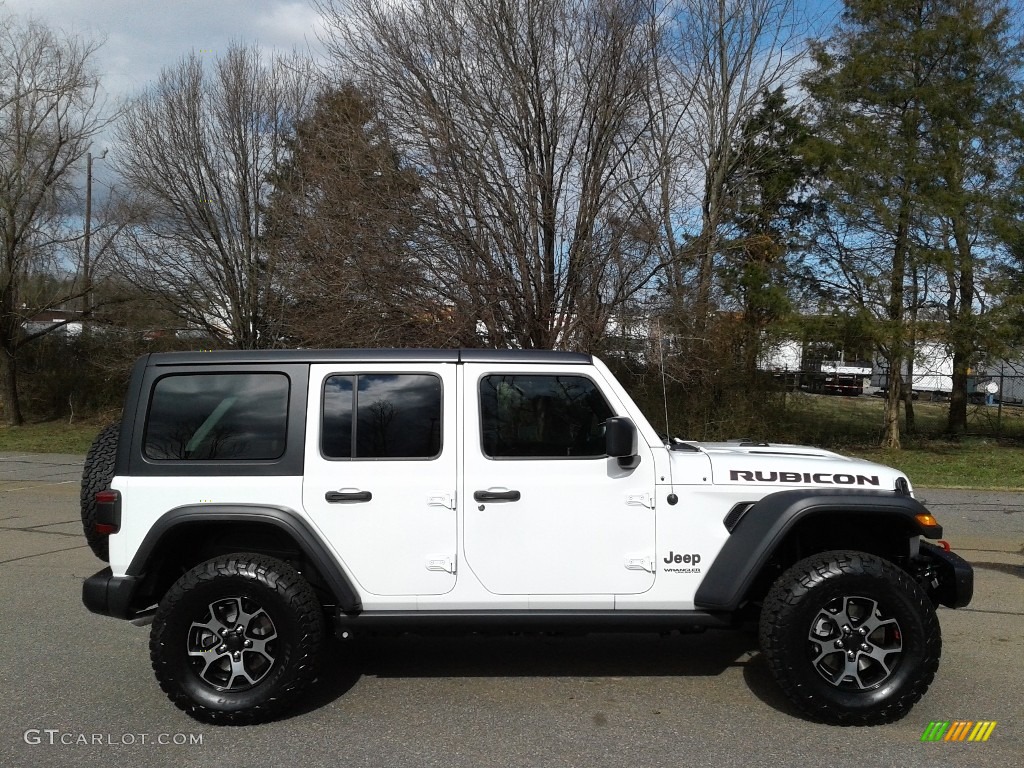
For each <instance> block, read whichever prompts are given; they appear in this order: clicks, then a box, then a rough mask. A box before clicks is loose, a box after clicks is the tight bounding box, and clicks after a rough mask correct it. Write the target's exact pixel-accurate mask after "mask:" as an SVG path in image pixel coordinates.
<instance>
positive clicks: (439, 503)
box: [427, 491, 455, 509]
mask: <svg viewBox="0 0 1024 768" xmlns="http://www.w3.org/2000/svg"><path fill="white" fill-rule="evenodd" d="M427 506H428V507H445V508H446V509H455V496H453V495H452V494H450V493H442V492H440V491H431V492H430V493H428V494H427Z"/></svg>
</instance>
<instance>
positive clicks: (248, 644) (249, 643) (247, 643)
mask: <svg viewBox="0 0 1024 768" xmlns="http://www.w3.org/2000/svg"><path fill="white" fill-rule="evenodd" d="M245 647H246V648H252V640H246V641H245Z"/></svg>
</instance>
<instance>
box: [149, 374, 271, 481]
mask: <svg viewBox="0 0 1024 768" xmlns="http://www.w3.org/2000/svg"><path fill="white" fill-rule="evenodd" d="M288 392H289V382H288V377H287V376H285V375H284V374H280V373H208V374H187V375H179V376H165V377H164V378H162V379H160V380H159V381H157V383H156V386H155V387H154V388H153V396H152V399H151V400H150V406H149V417H148V419H147V422H146V436H145V445H144V451H145V454H146V457H147V458H150V459H178V460H182V459H184V460H195V461H210V460H236V461H237V460H253V461H255V460H269V459H277V458H280V457H281V456H282V455H283V454H284V450H285V442H286V440H285V435H286V433H287V428H288Z"/></svg>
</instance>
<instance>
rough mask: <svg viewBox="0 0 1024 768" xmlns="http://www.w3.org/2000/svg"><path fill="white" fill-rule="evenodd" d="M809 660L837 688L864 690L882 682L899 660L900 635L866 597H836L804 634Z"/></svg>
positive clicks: (894, 625)
mask: <svg viewBox="0 0 1024 768" xmlns="http://www.w3.org/2000/svg"><path fill="white" fill-rule="evenodd" d="M807 639H808V640H809V641H810V653H811V657H812V661H811V663H812V664H814V667H815V669H817V670H818V673H819V674H820V675H821V676H822V677H824V678H825V679H826V680H827V681H828V682H830V683H831V684H832V685H835V686H837V687H840V688H853V689H860V690H865V689H868V688H873V687H875V686H876V685H878V684H880V683H882V682H884V681H885V680H886V679H887V678H888V677H889V676H890V675H891V674H892V673H893V670H894V669H895V668H896V665H897V664H899V658H900V653H901V652H902V650H903V636H902V633H901V632H900V625H899V622H897V621H896V619H893V618H886V617H885V616H883V614H882V611H881V610H880V609H879V607H878V601H876V600H872V599H871V598H870V597H863V596H855V597H837V598H835V599H834V600H832V601H830V602H829V604H828V605H826V606H825V607H823V608H822V609H821V611H819V613H818V615H817V616H816V617H815V618H814V621H813V622H812V623H811V631H810V633H809V634H808V636H807Z"/></svg>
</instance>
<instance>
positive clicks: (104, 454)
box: [82, 421, 121, 562]
mask: <svg viewBox="0 0 1024 768" xmlns="http://www.w3.org/2000/svg"><path fill="white" fill-rule="evenodd" d="M120 433H121V422H119V421H115V422H114V423H113V424H108V425H107V426H105V427H104V428H103V429H102V430H101V431H100V433H99V434H98V435H96V439H95V440H93V441H92V446H91V447H90V448H89V452H88V453H87V454H86V455H85V466H84V467H83V468H82V530H83V531H84V532H85V540H86V541H87V542H89V548H90V549H91V550H92V551H93V554H95V555H96V557H98V558H99V559H100V560H102V561H103V562H107V561H108V560H110V540H109V538H108V537H107V536H105V535H102V534H98V533H96V528H95V525H96V494H97V493H98V492H99V491H105V490H107V489H108V488H109V487H110V481H111V480H113V479H114V461H115V459H116V458H117V439H118V435H120Z"/></svg>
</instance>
